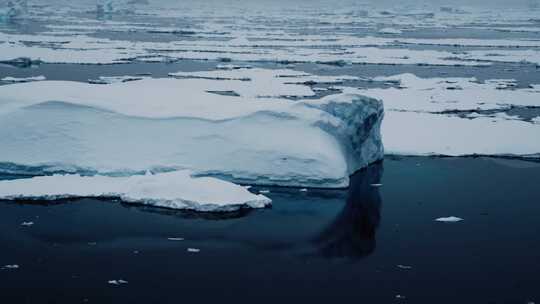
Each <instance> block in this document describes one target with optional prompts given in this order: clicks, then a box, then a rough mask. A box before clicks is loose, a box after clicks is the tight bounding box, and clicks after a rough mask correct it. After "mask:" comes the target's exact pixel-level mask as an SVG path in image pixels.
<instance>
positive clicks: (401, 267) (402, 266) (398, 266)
mask: <svg viewBox="0 0 540 304" xmlns="http://www.w3.org/2000/svg"><path fill="white" fill-rule="evenodd" d="M397 268H399V269H407V270H408V269H412V266H407V265H397Z"/></svg>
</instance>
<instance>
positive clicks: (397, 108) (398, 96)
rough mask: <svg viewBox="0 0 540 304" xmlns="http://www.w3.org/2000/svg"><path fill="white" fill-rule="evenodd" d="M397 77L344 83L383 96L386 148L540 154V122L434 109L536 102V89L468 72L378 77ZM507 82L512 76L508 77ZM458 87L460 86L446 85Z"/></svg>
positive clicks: (416, 151)
mask: <svg viewBox="0 0 540 304" xmlns="http://www.w3.org/2000/svg"><path fill="white" fill-rule="evenodd" d="M375 80H378V81H400V85H401V87H403V88H402V89H396V88H388V89H378V88H377V89H365V90H355V89H344V90H345V92H347V91H349V90H351V92H352V91H357V92H358V93H360V94H364V95H366V96H370V97H373V98H379V99H382V100H383V102H384V104H385V108H386V109H387V111H386V113H385V120H384V122H383V124H382V136H383V142H384V145H385V151H386V153H388V154H401V155H450V156H459V155H472V154H483V155H515V156H534V157H540V141H539V140H538V138H539V137H540V125H538V124H535V123H533V122H534V121H533V122H526V121H522V120H518V119H517V118H516V117H511V116H508V115H506V114H504V113H497V114H496V115H482V114H477V115H474V116H473V115H471V116H470V118H473V117H474V119H468V118H461V117H457V116H451V115H443V114H435V113H431V112H441V111H447V110H464V111H466V110H478V109H483V110H493V109H499V110H501V112H503V111H504V110H505V109H506V108H507V107H509V106H540V98H539V97H540V92H539V91H538V90H536V89H535V88H536V86H533V88H532V89H515V90H513V89H502V90H501V89H497V87H499V86H500V85H501V84H502V85H507V84H508V83H509V80H491V81H486V83H477V82H475V80H474V79H472V78H471V79H468V78H426V79H422V78H418V77H416V76H415V75H412V74H403V75H397V76H391V77H377V78H375ZM510 82H511V81H510ZM448 87H453V88H456V87H459V88H461V89H457V90H456V89H447V88H448Z"/></svg>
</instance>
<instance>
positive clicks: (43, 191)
mask: <svg viewBox="0 0 540 304" xmlns="http://www.w3.org/2000/svg"><path fill="white" fill-rule="evenodd" d="M80 197H99V198H119V199H121V200H122V201H123V202H126V203H137V204H145V205H152V206H158V207H164V208H171V209H187V210H196V211H212V212H224V211H235V210H238V209H240V208H243V207H250V208H264V207H265V206H267V205H269V204H270V203H271V200H270V199H269V198H267V197H265V196H264V195H261V194H253V193H251V192H249V191H248V190H247V189H246V188H244V187H242V186H238V185H235V184H232V183H230V182H226V181H222V180H219V179H216V178H212V177H192V176H191V172H189V171H188V170H180V171H174V172H167V173H159V174H150V173H147V174H145V175H133V176H128V177H110V176H100V175H96V176H80V175H77V174H73V175H52V176H38V177H33V178H26V179H17V180H11V181H0V199H8V200H19V199H41V200H57V199H66V198H80Z"/></svg>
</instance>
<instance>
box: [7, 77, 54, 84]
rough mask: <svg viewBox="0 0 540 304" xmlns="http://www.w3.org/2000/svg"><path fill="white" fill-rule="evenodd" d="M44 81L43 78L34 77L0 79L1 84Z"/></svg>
mask: <svg viewBox="0 0 540 304" xmlns="http://www.w3.org/2000/svg"><path fill="white" fill-rule="evenodd" d="M43 80H46V78H45V76H34V77H23V78H17V77H4V78H2V79H0V81H3V82H11V83H19V82H30V81H43Z"/></svg>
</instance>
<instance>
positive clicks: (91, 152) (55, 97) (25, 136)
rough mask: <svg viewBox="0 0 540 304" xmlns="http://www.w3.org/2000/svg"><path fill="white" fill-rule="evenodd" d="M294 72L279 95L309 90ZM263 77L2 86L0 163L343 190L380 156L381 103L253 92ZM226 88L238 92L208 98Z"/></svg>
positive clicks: (355, 97)
mask: <svg viewBox="0 0 540 304" xmlns="http://www.w3.org/2000/svg"><path fill="white" fill-rule="evenodd" d="M220 72H222V71H220ZM281 72H283V71H281ZM233 73H235V74H236V73H237V72H236V71H235V72H233ZM250 73H253V70H250ZM269 73H280V71H272V70H269ZM292 78H293V77H278V76H276V79H281V81H282V82H283V83H282V84H281V85H277V84H274V85H275V87H279V90H277V91H278V92H279V93H280V94H284V95H294V94H301V95H312V94H310V92H311V90H310V89H309V87H307V86H305V85H300V84H295V83H291V82H294V81H295V80H299V79H302V78H301V77H300V76H299V77H296V79H292ZM261 79H265V78H264V77H262V78H261ZM263 85H264V83H261V82H258V81H257V79H253V80H250V81H246V80H226V81H225V80H213V79H201V78H196V79H187V78H183V79H142V80H139V81H135V82H125V83H113V84H108V85H94V84H87V83H79V82H68V81H43V82H32V83H23V84H14V85H6V86H2V87H0V146H1V147H2V149H1V150H0V163H3V164H4V165H1V164H0V170H2V166H4V167H9V170H10V171H17V167H20V168H22V169H24V170H26V169H28V168H31V167H34V168H35V167H39V168H42V169H44V170H50V171H53V172H54V171H56V172H65V171H73V170H85V171H88V170H89V171H91V172H99V173H114V174H124V175H126V174H134V173H140V172H144V171H145V170H149V169H153V170H176V169H190V170H192V171H193V172H194V174H195V175H212V176H218V177H221V178H225V179H230V180H234V181H240V182H245V183H250V184H266V185H284V186H303V187H346V186H347V185H348V183H349V175H350V174H351V173H353V172H355V171H356V170H358V169H360V168H362V167H365V166H367V165H368V164H370V163H373V162H376V161H378V160H380V159H382V158H383V146H382V140H381V136H380V124H381V121H382V118H383V106H382V102H380V101H379V100H376V99H372V98H367V97H364V96H362V95H357V94H341V95H330V96H326V97H323V98H320V99H308V100H300V101H292V100H288V99H284V98H277V97H272V96H258V95H257V94H255V92H257V91H256V90H253V89H250V87H252V86H255V87H262V86H263ZM300 87H303V88H304V89H299V88H300ZM225 90H227V91H234V92H237V94H234V95H230V94H216V92H220V91H225ZM306 90H307V91H306ZM263 91H264V90H263ZM261 92H262V91H261ZM288 92H289V93H288ZM311 93H312V92H311Z"/></svg>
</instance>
